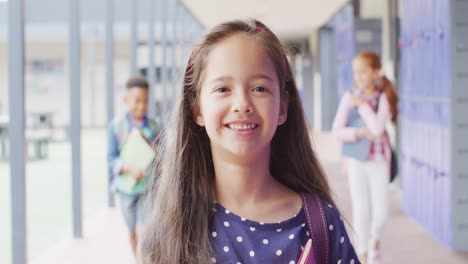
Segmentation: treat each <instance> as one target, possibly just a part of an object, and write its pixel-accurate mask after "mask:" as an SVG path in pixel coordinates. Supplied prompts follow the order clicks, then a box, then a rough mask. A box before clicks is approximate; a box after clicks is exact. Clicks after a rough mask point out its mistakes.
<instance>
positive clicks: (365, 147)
mask: <svg viewBox="0 0 468 264" xmlns="http://www.w3.org/2000/svg"><path fill="white" fill-rule="evenodd" d="M346 126H347V127H356V128H362V127H366V124H365V123H364V120H362V118H361V115H359V112H358V111H357V109H356V108H352V109H350V110H349V112H348V122H347V124H346ZM370 147H371V141H370V140H368V139H366V138H361V139H359V140H357V141H355V142H344V143H343V147H342V149H341V154H342V155H343V156H346V157H350V158H353V159H356V160H361V161H365V160H367V157H368V156H369V151H370Z"/></svg>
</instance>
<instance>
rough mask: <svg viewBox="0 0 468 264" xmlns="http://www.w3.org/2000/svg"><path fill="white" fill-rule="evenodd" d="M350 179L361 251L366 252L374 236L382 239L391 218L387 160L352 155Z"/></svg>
mask: <svg viewBox="0 0 468 264" xmlns="http://www.w3.org/2000/svg"><path fill="white" fill-rule="evenodd" d="M348 180H349V189H350V193H351V203H352V208H353V227H354V230H355V231H356V236H357V252H358V254H362V253H364V252H366V251H367V248H368V244H369V240H370V239H372V240H380V237H381V234H382V230H383V227H384V225H385V222H386V221H387V218H388V211H389V202H388V185H389V184H388V183H389V171H388V167H387V164H386V162H385V161H384V160H383V159H380V160H377V161H375V160H372V161H359V160H355V159H349V160H348ZM371 212H372V217H371V215H370V213H371ZM369 222H370V223H369ZM369 233H370V234H369Z"/></svg>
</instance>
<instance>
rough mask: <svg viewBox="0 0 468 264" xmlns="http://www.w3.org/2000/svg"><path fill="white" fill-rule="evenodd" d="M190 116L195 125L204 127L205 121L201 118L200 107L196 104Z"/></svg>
mask: <svg viewBox="0 0 468 264" xmlns="http://www.w3.org/2000/svg"><path fill="white" fill-rule="evenodd" d="M192 114H193V119H195V123H197V125H199V126H201V127H203V126H205V120H204V119H203V116H202V114H201V111H200V106H198V104H197V105H196V106H195V107H194V108H193V111H192Z"/></svg>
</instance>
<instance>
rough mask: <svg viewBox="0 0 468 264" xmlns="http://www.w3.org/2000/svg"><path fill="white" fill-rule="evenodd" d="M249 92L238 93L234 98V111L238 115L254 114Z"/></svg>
mask: <svg viewBox="0 0 468 264" xmlns="http://www.w3.org/2000/svg"><path fill="white" fill-rule="evenodd" d="M247 93H248V92H244V91H242V92H238V93H237V95H235V96H234V100H233V103H232V111H233V112H236V113H251V112H253V106H252V102H251V100H250V97H249V95H248V94H247Z"/></svg>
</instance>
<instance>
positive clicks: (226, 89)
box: [215, 87, 229, 93]
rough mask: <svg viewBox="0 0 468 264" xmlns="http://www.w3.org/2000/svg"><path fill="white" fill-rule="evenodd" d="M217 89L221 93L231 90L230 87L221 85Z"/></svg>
mask: <svg viewBox="0 0 468 264" xmlns="http://www.w3.org/2000/svg"><path fill="white" fill-rule="evenodd" d="M215 91H216V92H219V93H226V92H229V89H228V88H226V87H219V88H217V89H216V90H215Z"/></svg>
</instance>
